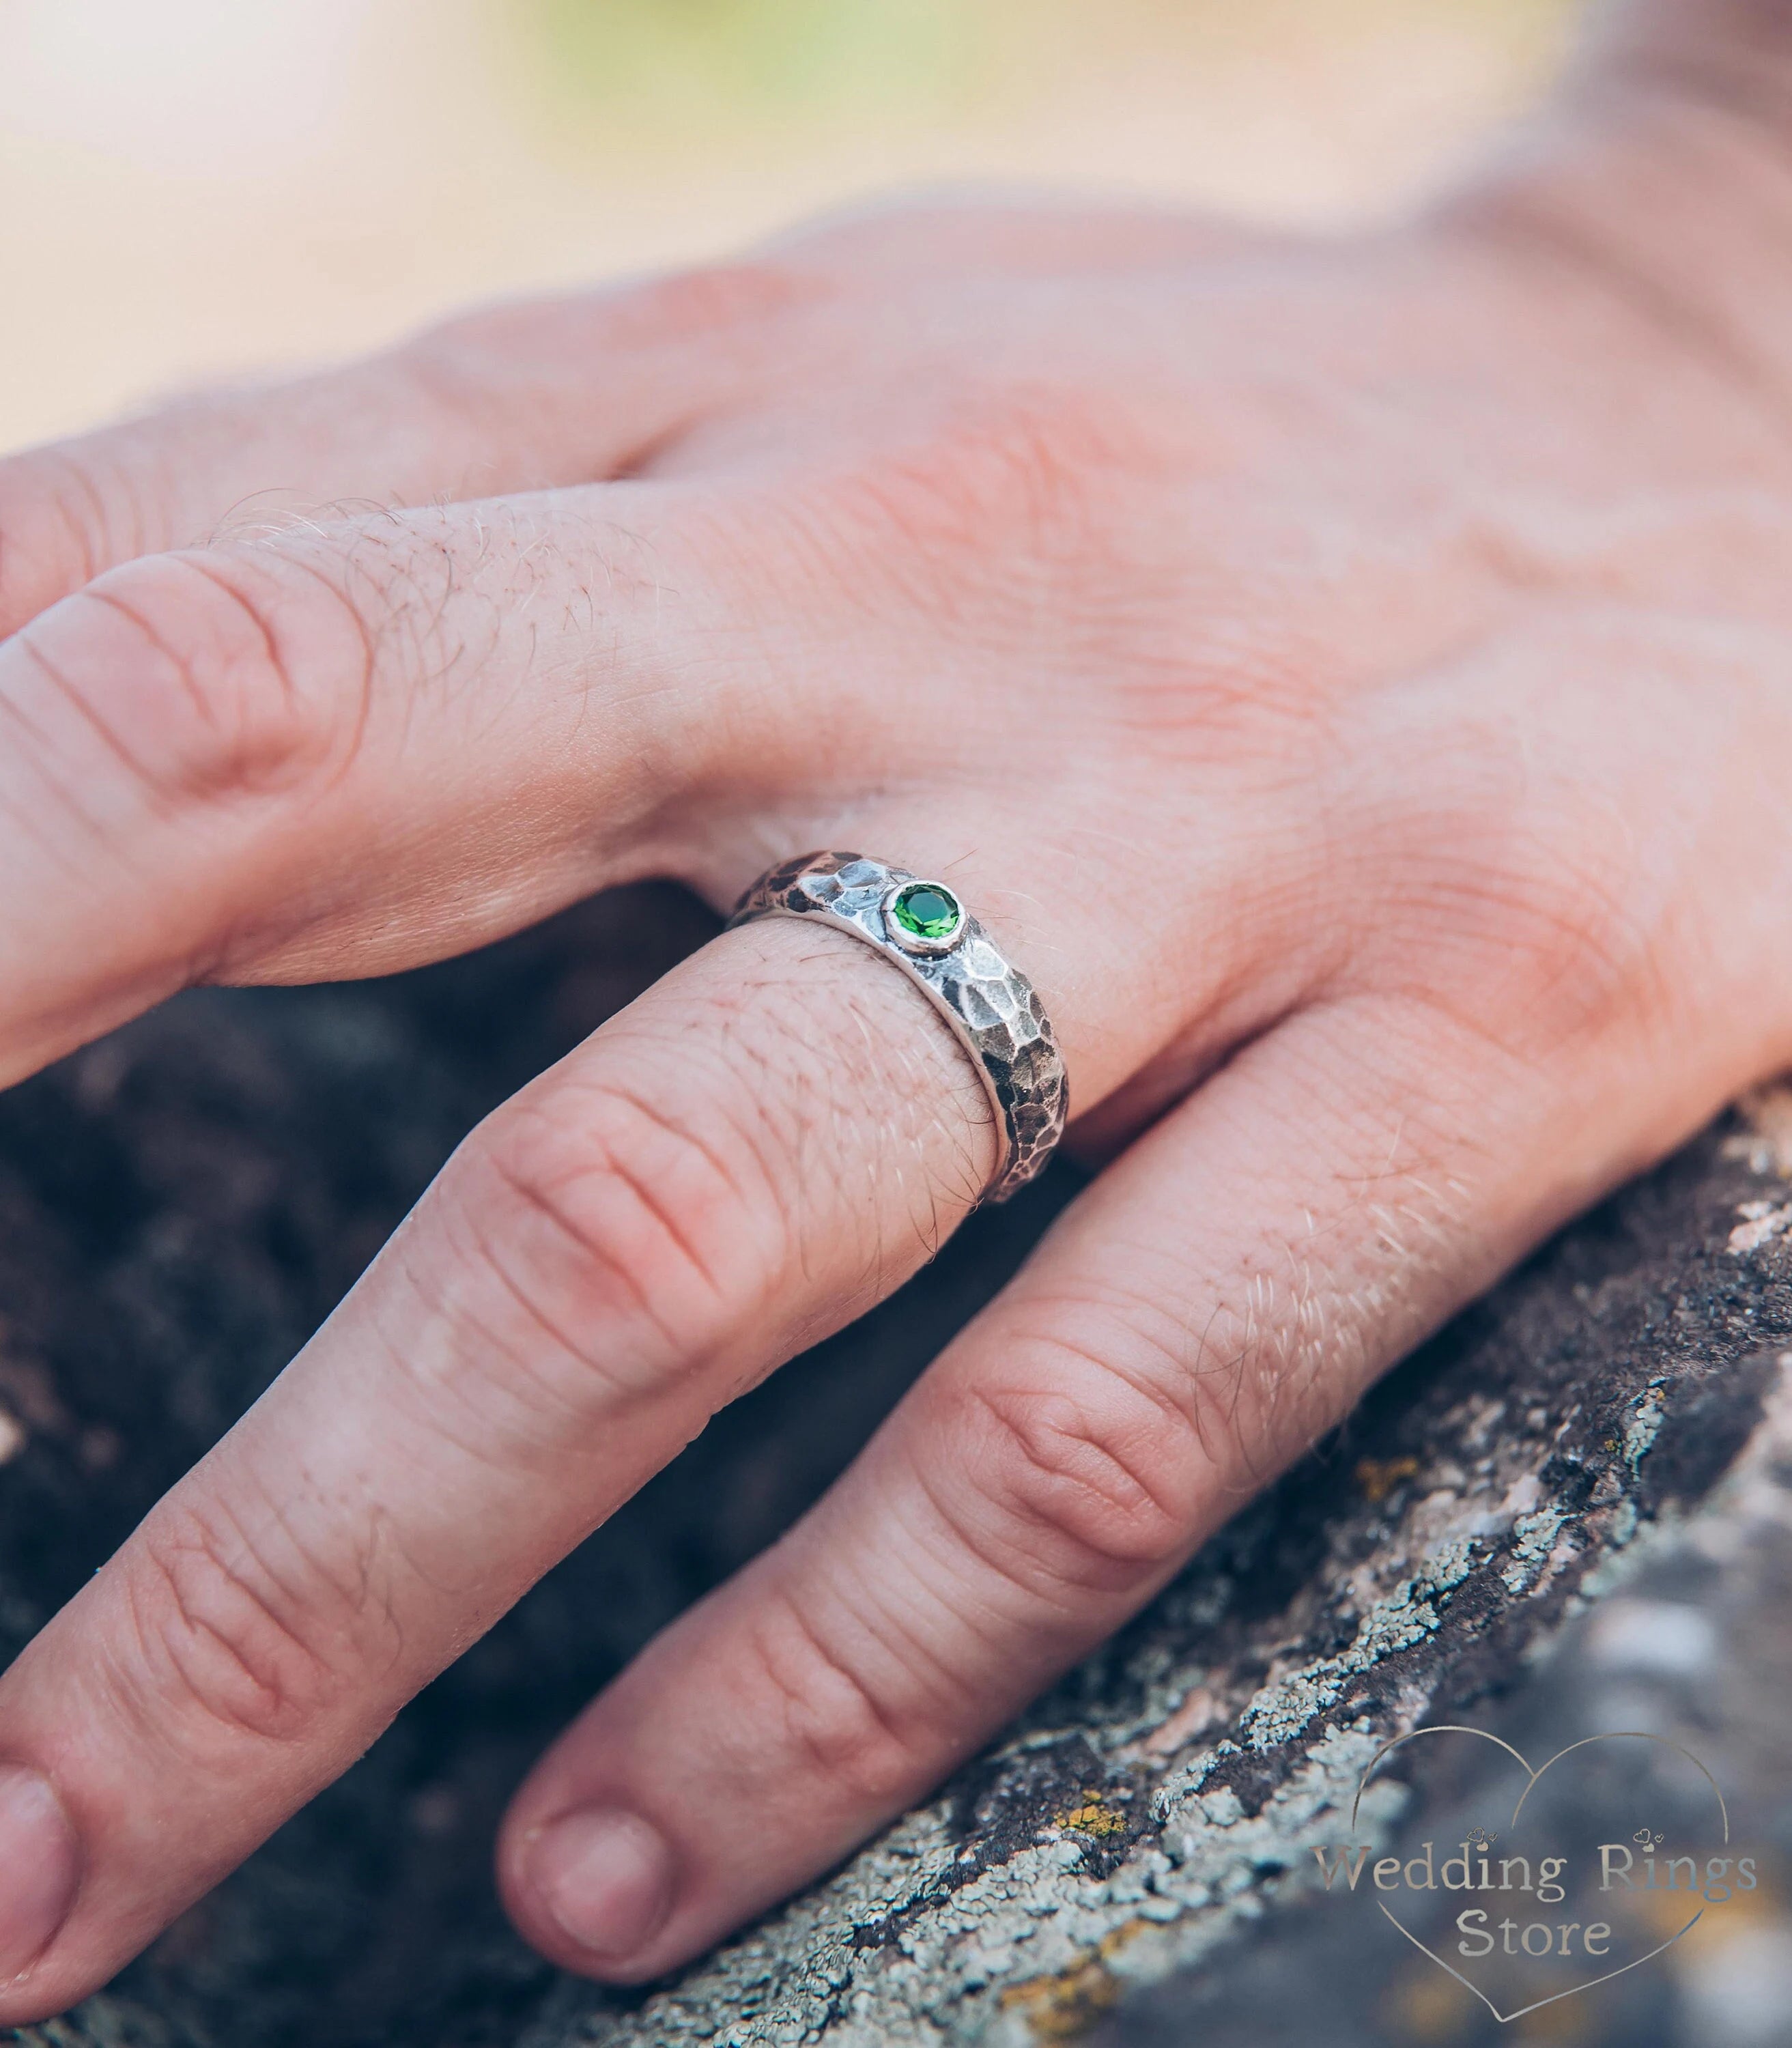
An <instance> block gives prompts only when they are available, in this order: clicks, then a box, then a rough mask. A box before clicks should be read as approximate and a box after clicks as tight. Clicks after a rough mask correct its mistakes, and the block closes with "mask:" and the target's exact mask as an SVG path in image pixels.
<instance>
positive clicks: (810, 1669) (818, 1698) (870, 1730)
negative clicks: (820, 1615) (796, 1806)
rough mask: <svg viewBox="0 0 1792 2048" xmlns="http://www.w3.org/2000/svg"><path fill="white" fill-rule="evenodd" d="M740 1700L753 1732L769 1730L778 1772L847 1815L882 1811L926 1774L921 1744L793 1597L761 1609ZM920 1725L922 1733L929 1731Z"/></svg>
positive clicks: (925, 1739) (924, 1739)
mask: <svg viewBox="0 0 1792 2048" xmlns="http://www.w3.org/2000/svg"><path fill="white" fill-rule="evenodd" d="M742 1697H743V1701H747V1702H750V1703H751V1708H752V1709H753V1718H754V1725H755V1726H758V1727H762V1728H770V1729H772V1730H774V1731H775V1733H776V1736H777V1737H778V1740H779V1743H780V1747H781V1749H782V1755H781V1757H780V1759H779V1763H780V1767H781V1768H789V1767H792V1766H793V1767H794V1769H795V1770H796V1771H797V1772H800V1774H801V1780H802V1782H805V1784H809V1785H811V1786H815V1787H816V1789H817V1790H818V1791H820V1792H821V1793H822V1794H824V1795H825V1794H828V1793H832V1794H834V1795H836V1797H837V1798H844V1801H845V1802H846V1803H847V1804H848V1806H853V1807H860V1808H870V1809H874V1810H880V1811H887V1810H888V1809H890V1807H891V1806H894V1805H897V1804H899V1803H901V1802H902V1801H904V1800H905V1799H906V1798H910V1797H912V1795H913V1792H914V1790H915V1789H916V1786H917V1783H918V1782H925V1779H926V1778H928V1777H929V1776H930V1775H933V1773H930V1772H929V1771H928V1770H927V1769H926V1767H925V1754H926V1751H927V1749H928V1747H929V1735H928V1733H927V1732H925V1728H924V1727H923V1726H922V1725H921V1724H918V1723H916V1721H915V1716H914V1715H913V1711H912V1709H911V1710H910V1711H909V1712H903V1711H901V1710H899V1709H898V1707H897V1705H895V1703H894V1702H893V1701H886V1700H885V1699H884V1698H883V1697H882V1695H881V1692H880V1689H879V1687H878V1686H877V1685H875V1683H874V1682H873V1681H871V1679H870V1678H867V1676H866V1675H865V1674H864V1673H863V1671H861V1670H859V1667H858V1666H857V1664H856V1663H855V1661H854V1659H853V1658H851V1656H850V1655H848V1654H847V1653H846V1652H845V1651H844V1650H840V1649H838V1648H836V1647H835V1646H834V1645H833V1644H832V1643H831V1642H830V1640H829V1638H828V1631H827V1630H826V1629H825V1628H824V1627H823V1626H822V1625H821V1624H820V1623H817V1622H816V1621H815V1620H814V1619H812V1618H811V1617H810V1616H809V1614H808V1613H807V1612H805V1609H804V1607H803V1605H802V1604H801V1602H800V1601H799V1600H796V1599H793V1598H789V1597H784V1598H777V1599H774V1600H770V1601H769V1602H767V1603H766V1604H764V1606H763V1607H762V1611H761V1613H760V1615H759V1616H758V1620H757V1623H756V1624H755V1627H754V1634H753V1637H752V1643H751V1657H750V1661H749V1663H748V1666H747V1670H746V1671H745V1672H744V1673H743V1689H742ZM929 1725H930V1724H929Z"/></svg>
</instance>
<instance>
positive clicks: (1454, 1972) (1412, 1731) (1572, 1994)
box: [1350, 1722, 1730, 2027]
mask: <svg viewBox="0 0 1792 2048" xmlns="http://www.w3.org/2000/svg"><path fill="white" fill-rule="evenodd" d="M1424 1735H1476V1736H1480V1738H1481V1740H1482V1741H1484V1742H1491V1744H1493V1745H1494V1746H1495V1748H1498V1749H1503V1750H1504V1751H1505V1752H1506V1754H1507V1755H1508V1756H1509V1757H1511V1759H1513V1761H1514V1762H1515V1763H1516V1764H1517V1765H1518V1766H1519V1769H1520V1770H1522V1771H1523V1772H1524V1774H1525V1778H1526V1784H1525V1788H1524V1790H1523V1791H1522V1792H1521V1793H1520V1794H1519V1801H1518V1804H1517V1805H1516V1806H1515V1807H1514V1808H1513V1809H1512V1818H1511V1825H1512V1826H1513V1827H1516V1826H1517V1825H1518V1821H1519V1814H1521V1813H1522V1812H1523V1811H1524V1802H1526V1800H1527V1799H1528V1798H1530V1795H1531V1794H1532V1793H1533V1792H1534V1791H1535V1790H1536V1789H1537V1783H1538V1779H1539V1778H1542V1776H1543V1775H1544V1773H1545V1772H1546V1771H1550V1770H1551V1769H1552V1768H1553V1767H1554V1766H1555V1765H1557V1764H1558V1763H1561V1759H1563V1758H1564V1757H1565V1756H1572V1755H1573V1753H1574V1752H1575V1751H1576V1750H1577V1749H1586V1748H1588V1747H1590V1746H1591V1745H1592V1744H1594V1743H1596V1742H1619V1741H1636V1740H1640V1741H1643V1742H1653V1743H1656V1744H1659V1745H1660V1746H1661V1747H1662V1748H1663V1749H1671V1750H1672V1751H1674V1753H1675V1754H1676V1755H1679V1756H1683V1757H1685V1759H1686V1761H1687V1762H1688V1763H1689V1764H1691V1765H1692V1767H1693V1769H1694V1770H1695V1771H1697V1772H1698V1774H1699V1775H1700V1776H1701V1778H1704V1780H1705V1782H1706V1784H1708V1785H1709V1786H1710V1787H1711V1792H1712V1798H1714V1799H1716V1802H1717V1813H1718V1817H1719V1818H1720V1820H1721V1821H1722V1822H1723V1824H1724V1835H1723V1840H1724V1846H1725V1847H1726V1848H1728V1845H1729V1840H1730V1809H1729V1808H1728V1806H1725V1805H1724V1794H1723V1793H1722V1791H1721V1790H1720V1789H1719V1787H1718V1783H1717V1780H1716V1778H1713V1777H1712V1775H1711V1773H1710V1772H1709V1771H1708V1770H1706V1768H1705V1765H1704V1764H1703V1763H1701V1761H1700V1760H1699V1759H1698V1758H1697V1757H1696V1756H1695V1755H1693V1752H1692V1751H1690V1750H1689V1749H1688V1748H1687V1747H1685V1745H1684V1744H1681V1743H1678V1742H1670V1740H1668V1738H1667V1737H1666V1736H1663V1735H1656V1734H1654V1733H1653V1732H1650V1730H1649V1729H1647V1728H1612V1729H1608V1731H1607V1732H1605V1733H1604V1734H1602V1735H1588V1736H1582V1737H1581V1740H1579V1741H1578V1742H1571V1743H1569V1744H1568V1745H1567V1746H1566V1747H1565V1748H1562V1749H1558V1750H1557V1751H1556V1753H1555V1755H1553V1756H1552V1757H1550V1759H1548V1760H1547V1762H1546V1763H1542V1764H1540V1765H1538V1767H1537V1768H1536V1769H1535V1770H1533V1769H1532V1768H1531V1766H1530V1758H1529V1757H1527V1756H1526V1755H1523V1754H1522V1752H1521V1751H1518V1750H1516V1749H1515V1748H1514V1747H1512V1745H1511V1743H1509V1742H1507V1741H1504V1740H1502V1739H1501V1738H1500V1737H1499V1736H1496V1735H1490V1734H1489V1733H1488V1731H1487V1730H1486V1729H1485V1728H1468V1727H1466V1726H1464V1725H1462V1724H1459V1723H1456V1722H1439V1723H1437V1724H1436V1725H1435V1726H1433V1727H1431V1728H1409V1729H1408V1730H1407V1731H1406V1733H1405V1734H1404V1735H1398V1736H1395V1737H1394V1740H1392V1741H1391V1742H1386V1743H1383V1744H1382V1746H1381V1747H1380V1748H1379V1749H1378V1750H1377V1751H1375V1755H1373V1756H1371V1758H1370V1759H1369V1761H1368V1762H1367V1763H1366V1764H1365V1765H1364V1766H1363V1775H1362V1776H1361V1777H1360V1778H1358V1780H1357V1781H1356V1798H1354V1799H1352V1801H1351V1802H1350V1831H1351V1833H1352V1834H1353V1835H1354V1834H1355V1833H1356V1816H1357V1812H1358V1809H1360V1807H1361V1806H1362V1804H1363V1793H1364V1792H1365V1791H1366V1790H1367V1789H1368V1784H1369V1780H1370V1779H1371V1778H1372V1777H1373V1776H1374V1775H1375V1770H1376V1767H1378V1766H1379V1763H1381V1760H1382V1759H1383V1757H1384V1756H1388V1755H1392V1753H1393V1752H1394V1751H1395V1750H1397V1749H1399V1748H1402V1747H1404V1746H1405V1745H1406V1744H1407V1743H1409V1742H1416V1741H1417V1740H1418V1738H1419V1737H1420V1736H1424ZM1375 1904H1376V1906H1378V1908H1379V1910H1380V1911H1381V1912H1382V1914H1383V1915H1384V1916H1385V1917H1386V1918H1387V1920H1388V1922H1390V1924H1391V1926H1394V1927H1397V1928H1398V1929H1399V1930H1400V1932H1401V1933H1402V1934H1404V1935H1405V1936H1406V1939H1407V1940H1408V1941H1410V1942H1411V1943H1412V1945H1413V1946H1414V1948H1415V1949H1418V1951H1419V1953H1421V1954H1422V1955H1424V1956H1426V1957H1429V1958H1430V1960H1431V1961H1433V1962H1434V1963H1435V1964H1436V1965H1437V1967H1438V1968H1439V1969H1441V1971H1443V1972H1445V1975H1446V1976H1453V1977H1454V1978H1455V1979H1456V1982H1457V1983H1458V1984H1460V1985H1461V1986H1462V1987H1463V1988H1464V1990H1465V1991H1470V1992H1473V1993H1474V1995H1475V1996H1476V1998H1478V1999H1479V2000H1480V2001H1481V2003H1482V2004H1483V2005H1484V2006H1485V2007H1487V2009H1488V2011H1489V2012H1491V2014H1492V2015H1493V2016H1494V2018H1495V2020H1497V2021H1498V2022H1499V2024H1500V2025H1501V2026H1502V2027H1505V2026H1508V2025H1510V2024H1511V2022H1512V2021H1513V2020H1515V2019H1523V2018H1524V2017H1525V2015H1526V2014H1527V2013H1531V2012H1541V2011H1542V2009H1543V2007H1545V2006H1546V2005H1558V2004H1560V2003H1561V2000H1563V1999H1565V1998H1578V1997H1579V1996H1581V1992H1584V1991H1591V1990H1592V1989H1593V1988H1594V1987H1595V1986H1596V1985H1598V1984H1609V1983H1610V1982H1611V1981H1612V1979H1613V1978H1614V1977H1621V1976H1624V1975H1626V1973H1627V1972H1629V1971H1631V1970H1634V1969H1635V1968H1638V1967H1639V1965H1641V1964H1643V1963H1647V1962H1653V1961H1654V1959H1655V1957H1657V1956H1658V1955H1661V1954H1662V1953H1664V1952H1665V1951H1666V1950H1667V1949H1671V1948H1672V1947H1673V1946H1674V1943H1675V1942H1676V1941H1678V1940H1680V1938H1681V1936H1682V1935H1685V1934H1690V1933H1691V1932H1692V1931H1693V1929H1694V1928H1695V1927H1696V1926H1697V1925H1698V1924H1699V1922H1701V1920H1702V1919H1703V1918H1705V1908H1704V1907H1703V1906H1701V1907H1700V1908H1699V1910H1698V1911H1697V1913H1695V1914H1693V1917H1692V1918H1691V1919H1690V1920H1689V1921H1688V1922H1686V1924H1685V1926H1684V1927H1682V1928H1681V1929H1680V1930H1679V1932H1678V1934H1670V1935H1669V1937H1667V1939H1666V1941H1659V1942H1658V1943H1657V1944H1656V1945H1655V1946H1654V1948H1652V1949H1650V1950H1649V1951H1648V1952H1647V1954H1645V1955H1641V1956H1633V1957H1631V1960H1630V1961H1628V1962H1627V1963H1620V1964H1619V1965H1618V1967H1617V1968H1616V1969H1615V1970H1607V1971H1606V1972H1604V1975H1603V1976H1596V1977H1588V1980H1586V1982H1585V1983H1584V1984H1571V1985H1570V1986H1569V1988H1568V1989H1567V1990H1566V1991H1557V1992H1551V1993H1550V1996H1548V1997H1547V1998H1540V1999H1538V2000H1535V2001H1534V2003H1531V2004H1530V2005H1522V2006H1520V2007H1518V2009H1517V2010H1516V2011H1512V2012H1502V2011H1500V2010H1499V2007H1498V2006H1496V2005H1495V2003H1494V2002H1493V2000H1491V1998H1489V1997H1488V1995H1487V1993H1486V1992H1484V1991H1483V1990H1482V1989H1481V1988H1480V1985H1479V1984H1474V1983H1472V1982H1471V1981H1470V1980H1468V1978H1467V1977H1465V1976H1464V1975H1463V1974H1462V1972H1461V1971H1460V1970H1458V1969H1453V1968H1451V1967H1450V1965H1449V1964H1448V1963H1446V1962H1445V1961H1444V1959H1443V1957H1441V1956H1440V1955H1439V1954H1438V1953H1437V1951H1436V1949H1433V1948H1431V1947H1429V1945H1427V1944H1426V1943H1425V1942H1423V1941H1421V1940H1420V1939H1419V1938H1418V1935H1416V1934H1414V1932H1413V1930H1411V1928H1410V1927H1408V1926H1406V1924H1405V1923H1404V1922H1402V1921H1401V1920H1400V1919H1399V1918H1398V1916H1397V1915H1395V1914H1393V1913H1391V1912H1390V1911H1389V1910H1388V1909H1387V1906H1385V1905H1383V1903H1382V1902H1381V1900H1379V1899H1377V1900H1376V1901H1375Z"/></svg>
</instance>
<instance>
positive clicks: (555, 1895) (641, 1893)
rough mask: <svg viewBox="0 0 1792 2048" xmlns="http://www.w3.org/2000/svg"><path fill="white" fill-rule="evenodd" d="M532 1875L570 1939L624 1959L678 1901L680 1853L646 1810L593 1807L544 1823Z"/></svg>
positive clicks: (605, 1957)
mask: <svg viewBox="0 0 1792 2048" xmlns="http://www.w3.org/2000/svg"><path fill="white" fill-rule="evenodd" d="M529 1877H530V1879H532V1880H533V1883H534V1886H535V1889H536V1891H537V1895H539V1896H540V1898H541V1903H542V1904H543V1905H545V1906H546V1907H547V1909H548V1911H549V1913H550V1914H552V1915H553V1919H554V1922H555V1923H556V1925H557V1926H558V1927H559V1929H560V1932H561V1933H562V1934H564V1935H565V1937H566V1938H567V1939H568V1941H572V1942H575V1943H576V1945H578V1946H579V1947H580V1948H581V1949H584V1950H585V1951H586V1952H587V1953H588V1954H589V1955H591V1956H592V1957H597V1958H599V1959H600V1960H602V1961H608V1962H614V1963H622V1962H626V1961H627V1960H628V1959H629V1957H631V1956H634V1955H636V1954H638V1953H639V1952H640V1951H641V1950H642V1949H644V1948H645V1947H646V1945H647V1944H648V1942H649V1941H651V1940H652V1939H653V1937H654V1935H656V1934H657V1933H658V1932H659V1930H660V1928H661V1926H662V1925H663V1924H664V1922H665V1916H666V1914H667V1912H668V1911H669V1910H670V1907H671V1905H672V1881H673V1862H672V1850H671V1848H670V1847H669V1845H668V1844H667V1842H666V1840H665V1837H664V1836H663V1835H662V1834H661V1833H660V1832H659V1831H658V1829H656V1828H653V1827H650V1825H648V1823H647V1822H646V1821H644V1820H642V1817H640V1815H639V1814H638V1813H625V1812H624V1811H623V1809H621V1808H620V1807H617V1806H592V1807H588V1808H586V1809H584V1811H582V1812H579V1813H566V1814H563V1815H562V1816H561V1817H560V1819H559V1820H557V1821H553V1822H551V1823H550V1824H549V1825H548V1826H547V1827H545V1828H544V1829H542V1831H541V1833H540V1835H538V1836H537V1837H536V1840H535V1843H534V1845H533V1848H531V1849H530V1851H529Z"/></svg>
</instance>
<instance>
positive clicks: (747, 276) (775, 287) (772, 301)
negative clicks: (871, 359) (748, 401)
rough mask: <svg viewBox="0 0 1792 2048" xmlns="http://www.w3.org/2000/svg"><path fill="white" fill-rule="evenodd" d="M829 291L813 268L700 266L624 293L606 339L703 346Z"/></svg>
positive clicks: (766, 262) (765, 260) (761, 261)
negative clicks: (705, 342) (691, 343)
mask: <svg viewBox="0 0 1792 2048" xmlns="http://www.w3.org/2000/svg"><path fill="white" fill-rule="evenodd" d="M831 289H832V287H831V286H830V285H829V284H828V280H827V279H826V278H825V277H824V276H823V275H822V274H820V272H819V271H818V270H816V269H815V268H814V267H813V266H803V265H801V264H797V263H792V262H781V261H779V260H778V259H777V258H772V257H754V258H743V259H742V260H739V261H737V262H726V263H710V264H702V265H699V266H696V268H694V269H692V270H678V271H674V272H673V273H670V274H669V275H668V276H665V277H655V278H653V279H651V280H650V281H648V282H646V283H645V284H642V285H635V286H634V287H633V288H632V289H630V290H629V291H627V292H626V293H623V295H622V296H621V297H619V299H618V300H617V301H616V302H615V306H614V308H613V309H612V312H611V321H610V338H611V340H612V341H613V342H615V343H623V344H625V345H626V344H628V343H637V342H638V343H643V344H646V345H649V346H655V347H657V346H662V345H664V344H665V343H678V342H699V341H706V340H709V339H715V338H718V337H721V336H727V335H728V334H730V333H731V332H735V330H737V329H739V328H744V327H748V326H753V325H757V324H762V323H763V322H765V321H767V320H775V319H777V318H778V316H781V315H782V314H785V313H789V312H794V311H796V310H797V309H798V308H801V307H803V306H805V305H809V304H813V303H814V302H815V301H816V300H818V299H820V298H822V297H825V296H827V295H828V293H829V292H830V291H831Z"/></svg>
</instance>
